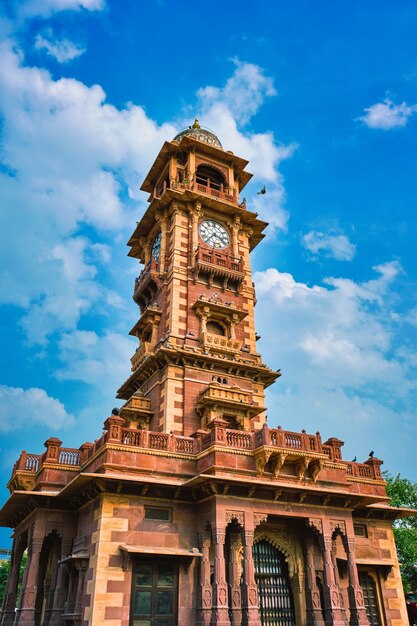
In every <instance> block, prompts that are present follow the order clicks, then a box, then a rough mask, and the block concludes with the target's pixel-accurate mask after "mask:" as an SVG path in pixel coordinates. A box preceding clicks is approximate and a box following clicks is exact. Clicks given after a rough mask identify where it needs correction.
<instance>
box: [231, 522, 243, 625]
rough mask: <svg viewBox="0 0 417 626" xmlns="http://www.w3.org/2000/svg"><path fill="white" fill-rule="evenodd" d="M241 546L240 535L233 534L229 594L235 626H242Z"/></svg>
mask: <svg viewBox="0 0 417 626" xmlns="http://www.w3.org/2000/svg"><path fill="white" fill-rule="evenodd" d="M241 545H242V544H241V542H240V533H236V532H234V533H231V535H230V554H229V578H230V580H229V594H230V606H231V612H232V615H231V620H232V624H233V626H241V625H242V597H241V589H240V573H241V567H240V563H239V547H240V546H241Z"/></svg>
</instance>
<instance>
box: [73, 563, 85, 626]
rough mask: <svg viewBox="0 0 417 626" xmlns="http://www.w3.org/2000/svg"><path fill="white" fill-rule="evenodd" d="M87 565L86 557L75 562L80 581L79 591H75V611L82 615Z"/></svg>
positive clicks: (78, 584)
mask: <svg viewBox="0 0 417 626" xmlns="http://www.w3.org/2000/svg"><path fill="white" fill-rule="evenodd" d="M87 565H88V561H87V560H86V559H80V560H77V561H76V562H75V568H76V570H77V573H78V581H77V591H76V593H75V606H74V613H75V614H76V615H80V616H81V614H82V611H83V590H84V579H85V571H86V569H87Z"/></svg>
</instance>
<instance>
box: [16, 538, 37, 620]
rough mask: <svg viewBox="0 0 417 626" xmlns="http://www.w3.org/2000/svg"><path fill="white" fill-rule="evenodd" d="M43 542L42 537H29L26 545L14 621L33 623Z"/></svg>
mask: <svg viewBox="0 0 417 626" xmlns="http://www.w3.org/2000/svg"><path fill="white" fill-rule="evenodd" d="M42 544H43V537H42V538H41V537H37V538H34V537H31V539H30V540H29V547H28V560H27V564H26V567H25V572H24V575H23V581H22V592H21V597H20V605H19V608H18V610H17V611H16V617H15V621H14V623H15V624H16V625H17V624H19V626H20V625H21V624H34V623H35V602H36V593H37V590H38V571H39V558H40V553H41V548H42Z"/></svg>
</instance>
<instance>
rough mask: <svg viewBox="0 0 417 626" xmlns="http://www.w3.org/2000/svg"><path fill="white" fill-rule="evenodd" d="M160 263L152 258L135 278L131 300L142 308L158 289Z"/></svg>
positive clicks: (148, 302) (149, 301)
mask: <svg viewBox="0 0 417 626" xmlns="http://www.w3.org/2000/svg"><path fill="white" fill-rule="evenodd" d="M159 272H160V265H159V263H157V262H156V261H155V259H154V258H152V259H151V261H149V263H147V264H146V265H145V267H144V268H143V270H142V271H141V273H140V274H139V276H138V277H137V278H136V279H135V286H134V289H133V300H134V301H135V302H136V303H137V304H139V306H140V307H141V310H144V309H145V308H146V307H147V306H148V305H149V304H150V303H151V301H152V300H153V298H154V297H155V295H156V293H157V292H158V290H159Z"/></svg>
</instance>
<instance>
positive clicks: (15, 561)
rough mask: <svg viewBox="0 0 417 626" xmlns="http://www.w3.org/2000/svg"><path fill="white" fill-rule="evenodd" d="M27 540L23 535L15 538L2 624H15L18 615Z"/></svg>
mask: <svg viewBox="0 0 417 626" xmlns="http://www.w3.org/2000/svg"><path fill="white" fill-rule="evenodd" d="M24 550H25V542H24V541H23V540H22V538H21V537H17V538H15V539H14V540H13V547H12V556H11V558H10V571H9V576H8V578H7V584H6V590H5V595H4V601H3V612H2V620H1V624H2V626H6V624H7V625H8V626H9V625H11V624H13V622H14V618H15V615H16V598H17V586H18V584H19V571H20V564H21V562H22V556H23V552H24Z"/></svg>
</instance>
